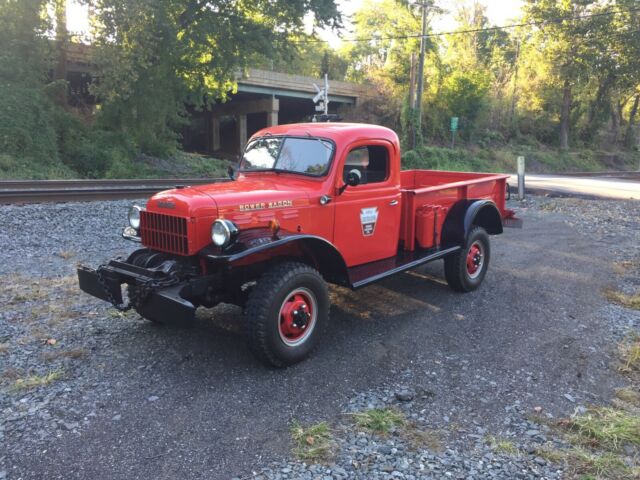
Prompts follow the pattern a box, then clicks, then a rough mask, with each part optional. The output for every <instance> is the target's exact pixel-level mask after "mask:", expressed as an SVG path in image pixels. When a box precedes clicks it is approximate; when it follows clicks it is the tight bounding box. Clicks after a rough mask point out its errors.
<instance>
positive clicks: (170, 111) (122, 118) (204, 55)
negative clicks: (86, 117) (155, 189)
mask: <svg viewBox="0 0 640 480" xmlns="http://www.w3.org/2000/svg"><path fill="white" fill-rule="evenodd" d="M89 3H90V4H91V5H92V6H93V8H94V12H95V15H96V18H97V22H96V30H97V32H96V33H97V39H96V40H97V41H96V44H97V46H98V53H97V55H96V59H95V60H96V62H97V65H98V74H99V75H100V77H101V81H100V83H97V84H94V85H93V92H94V93H95V94H96V95H97V96H98V97H99V98H100V99H101V101H102V102H103V104H104V105H103V110H102V112H101V114H100V116H99V125H100V126H101V127H103V128H109V129H112V130H114V131H120V132H127V134H128V135H129V136H131V137H132V138H133V139H134V142H135V144H136V145H137V146H138V147H139V148H140V149H141V150H142V151H143V152H145V153H150V154H154V155H167V154H170V153H172V152H174V151H175V147H176V145H177V140H178V133H177V132H179V130H180V128H181V126H182V125H184V121H185V105H191V106H193V107H195V108H206V107H208V106H210V105H211V104H212V103H214V102H215V101H216V100H217V99H225V98H226V96H227V95H228V93H229V92H230V91H232V90H233V89H234V86H235V75H236V71H237V70H238V69H243V68H246V67H248V66H251V64H250V60H251V59H252V58H255V57H256V56H260V55H262V56H266V57H271V56H274V55H275V54H276V52H278V51H279V50H280V49H281V48H282V47H283V46H286V45H287V44H288V39H289V36H290V35H291V34H292V33H293V32H295V31H298V30H300V29H301V27H302V26H303V18H304V17H305V15H307V14H313V18H314V19H315V23H316V24H317V25H319V26H337V25H339V22H340V15H339V13H338V11H337V8H336V5H335V2H334V1H323V2H308V1H306V0H286V1H285V0H256V1H252V2H246V3H243V5H242V6H241V7H240V6H238V5H237V4H236V3H233V2H226V1H222V0H217V1H206V2H205V1H204V0H144V1H139V0H135V1H134V0H90V1H89Z"/></svg>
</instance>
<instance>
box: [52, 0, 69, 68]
mask: <svg viewBox="0 0 640 480" xmlns="http://www.w3.org/2000/svg"><path fill="white" fill-rule="evenodd" d="M55 17H56V50H57V52H56V57H57V58H56V66H55V68H54V72H53V79H54V80H66V79H67V41H68V37H69V32H68V31H67V0H56V1H55Z"/></svg>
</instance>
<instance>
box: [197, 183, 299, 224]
mask: <svg viewBox="0 0 640 480" xmlns="http://www.w3.org/2000/svg"><path fill="white" fill-rule="evenodd" d="M194 190H197V191H198V192H199V193H201V194H204V195H208V196H209V197H210V198H211V199H213V200H214V202H215V203H216V205H217V207H218V211H219V215H221V216H223V215H229V214H232V213H235V212H247V211H253V210H265V209H271V208H285V207H294V206H295V207H300V206H304V205H307V204H308V199H309V197H308V195H307V193H306V192H305V190H304V187H303V186H302V185H300V184H298V182H295V181H291V179H288V180H283V181H278V179H273V180H272V179H264V178H248V177H245V176H241V177H240V178H238V179H237V180H235V181H233V182H225V183H214V184H210V185H199V186H197V187H194Z"/></svg>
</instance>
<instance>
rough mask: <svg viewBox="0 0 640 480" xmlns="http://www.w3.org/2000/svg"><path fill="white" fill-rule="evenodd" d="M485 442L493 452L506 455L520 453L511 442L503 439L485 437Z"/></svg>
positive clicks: (491, 436)
mask: <svg viewBox="0 0 640 480" xmlns="http://www.w3.org/2000/svg"><path fill="white" fill-rule="evenodd" d="M485 440H486V441H487V443H488V444H489V446H490V447H491V448H492V449H493V450H494V451H495V452H498V453H506V454H507V455H520V453H521V452H520V450H519V449H518V447H516V446H515V444H514V443H513V442H511V441H509V440H506V439H504V438H496V437H494V436H493V435H487V436H486V437H485Z"/></svg>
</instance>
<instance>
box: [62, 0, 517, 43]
mask: <svg viewBox="0 0 640 480" xmlns="http://www.w3.org/2000/svg"><path fill="white" fill-rule="evenodd" d="M470 1H471V0H436V5H438V6H439V7H441V8H442V9H444V10H446V11H448V12H450V13H449V14H445V15H442V16H441V17H440V18H436V19H434V21H433V22H432V25H431V28H432V30H433V31H449V30H452V29H454V28H455V22H454V20H453V13H454V12H455V9H456V6H458V5H461V4H463V3H465V2H470ZM480 1H481V3H484V4H485V5H487V16H488V17H489V21H490V22H491V23H493V24H494V25H505V24H508V23H509V22H510V21H511V20H513V19H515V18H517V17H518V15H519V13H520V9H521V8H522V4H523V1H522V0H480ZM337 2H338V6H339V8H340V11H341V12H342V14H343V15H344V16H345V22H344V23H345V27H346V31H345V32H343V35H344V36H346V37H348V36H349V32H348V30H349V29H350V27H351V24H350V22H349V16H351V15H353V14H354V13H355V12H356V11H357V10H358V9H359V8H360V7H361V6H362V3H363V0H337ZM87 11H88V10H87V6H86V5H81V4H80V3H79V2H78V1H77V0H68V3H67V28H68V29H69V31H70V32H71V33H75V34H80V35H82V34H88V33H89V22H88V15H87ZM415 33H419V32H415ZM319 35H320V37H321V38H323V39H325V40H327V41H328V42H329V44H330V45H331V46H332V47H334V48H337V47H339V46H340V45H341V42H340V38H339V35H338V34H337V33H336V32H332V31H322V32H320V33H319Z"/></svg>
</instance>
